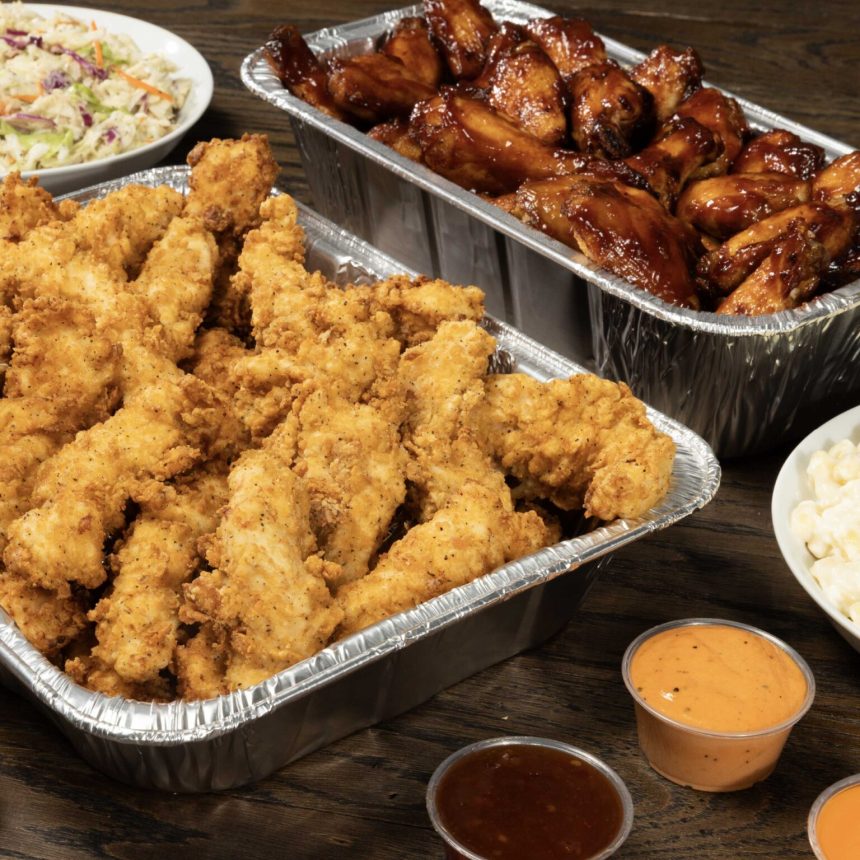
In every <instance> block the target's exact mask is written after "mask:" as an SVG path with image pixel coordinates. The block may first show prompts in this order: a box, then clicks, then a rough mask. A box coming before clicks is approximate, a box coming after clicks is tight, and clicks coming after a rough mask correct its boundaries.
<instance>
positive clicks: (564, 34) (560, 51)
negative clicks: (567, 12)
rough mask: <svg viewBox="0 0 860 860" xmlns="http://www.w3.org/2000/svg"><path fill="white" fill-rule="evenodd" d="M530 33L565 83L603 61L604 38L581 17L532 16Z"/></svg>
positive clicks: (527, 27)
mask: <svg viewBox="0 0 860 860" xmlns="http://www.w3.org/2000/svg"><path fill="white" fill-rule="evenodd" d="M526 29H527V30H528V34H529V36H531V38H532V39H534V41H535V42H537V43H538V45H540V46H541V48H542V49H543V51H544V53H545V54H546V55H547V56H548V57H549V58H550V59H551V60H552V61H553V63H554V65H555V67H556V68H557V69H558V72H559V74H560V75H561V77H562V79H563V80H564V81H565V82H566V83H570V80H571V78H573V76H574V75H575V74H576V73H577V72H578V71H579V70H580V69H584V68H585V67H586V66H591V65H594V64H597V63H602V62H604V61H605V60H606V48H605V47H604V45H603V40H602V39H601V38H600V37H599V36H597V35H595V33H594V30H592V29H591V24H589V23H588V21H585V20H583V19H582V18H562V17H560V16H558V15H554V16H553V17H551V18H533V19H532V20H531V21H529V23H528V24H527V25H526Z"/></svg>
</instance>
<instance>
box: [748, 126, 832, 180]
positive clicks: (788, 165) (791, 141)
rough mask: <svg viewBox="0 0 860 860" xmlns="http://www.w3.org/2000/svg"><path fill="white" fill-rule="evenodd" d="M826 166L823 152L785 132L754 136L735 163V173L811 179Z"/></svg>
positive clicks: (771, 132) (777, 130)
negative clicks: (781, 175)
mask: <svg viewBox="0 0 860 860" xmlns="http://www.w3.org/2000/svg"><path fill="white" fill-rule="evenodd" d="M823 164H824V150H823V149H822V148H821V147H820V146H816V144H814V143H807V142H806V141H804V140H801V139H800V138H799V137H798V136H797V135H796V134H794V132H791V131H785V130H784V129H774V130H773V131H766V132H765V133H764V134H760V135H758V136H756V137H754V138H753V139H752V140H751V141H750V142H749V143H748V144H746V146H744V148H743V149H742V150H741V152H740V154H739V155H738V157H737V158H736V159H735V160H734V162H733V164H732V173H785V174H788V175H789V176H796V177H797V178H798V179H811V178H812V176H813V174H815V173H817V172H818V171H819V170H820V169H821V167H822V165H823Z"/></svg>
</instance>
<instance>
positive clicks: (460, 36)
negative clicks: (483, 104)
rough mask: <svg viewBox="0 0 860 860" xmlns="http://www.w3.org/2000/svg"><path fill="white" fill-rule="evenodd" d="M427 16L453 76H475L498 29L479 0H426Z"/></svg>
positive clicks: (425, 10)
mask: <svg viewBox="0 0 860 860" xmlns="http://www.w3.org/2000/svg"><path fill="white" fill-rule="evenodd" d="M424 15H425V17H426V19H427V24H428V25H429V27H430V32H431V33H432V34H433V37H434V38H435V39H436V41H437V43H438V44H439V45H440V46H441V47H442V53H443V54H444V56H445V60H446V61H447V63H448V68H449V69H450V70H451V73H452V74H453V75H454V77H455V78H461V79H465V80H469V79H470V78H474V77H476V76H477V75H478V74H479V73H480V71H481V69H483V68H484V63H485V62H486V60H487V44H488V42H489V40H490V36H492V35H493V33H495V32H496V30H497V29H498V26H497V25H496V22H495V21H494V20H493V16H492V15H491V14H490V13H489V12H488V11H487V10H486V9H485V8H484V7H483V6H481V4H480V3H479V2H478V0H424Z"/></svg>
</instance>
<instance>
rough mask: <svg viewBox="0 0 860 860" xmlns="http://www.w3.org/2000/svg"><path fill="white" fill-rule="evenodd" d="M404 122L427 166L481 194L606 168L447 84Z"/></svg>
mask: <svg viewBox="0 0 860 860" xmlns="http://www.w3.org/2000/svg"><path fill="white" fill-rule="evenodd" d="M410 126H411V133H412V136H413V138H414V139H415V140H416V141H417V142H418V144H419V145H420V147H421V152H422V153H423V155H424V162H425V163H426V164H427V166H428V167H430V168H431V169H432V170H435V171H436V172H437V173H439V174H441V175H442V176H444V177H446V178H447V179H450V180H451V181H452V182H456V183H457V184H458V185H460V186H461V187H463V188H467V189H472V190H474V191H479V192H483V193H486V194H494V195H495V194H506V193H508V192H511V191H514V190H515V189H516V188H517V186H519V185H520V184H521V183H523V182H525V181H526V180H527V179H542V178H545V177H547V176H557V175H561V174H566V173H578V172H581V171H583V170H587V169H593V170H600V171H602V172H604V173H611V172H612V166H611V165H608V164H607V163H606V162H600V161H598V160H597V159H593V158H589V157H588V156H584V155H581V154H579V153H573V152H565V151H563V150H559V149H553V148H552V147H551V146H547V145H546V144H543V143H541V142H540V141H539V140H537V139H536V138H534V137H532V135H530V134H527V133H526V132H524V131H522V130H520V129H519V128H518V127H517V126H515V125H514V124H512V123H511V122H509V121H508V120H506V119H505V118H504V117H502V116H500V115H499V114H498V113H496V112H495V111H494V110H493V109H492V108H491V107H489V106H488V105H486V104H484V103H482V102H480V101H478V100H477V99H471V98H467V97H465V96H462V95H459V94H457V93H455V92H453V91H450V90H449V91H444V92H443V93H442V95H440V96H437V97H436V98H433V99H430V100H428V101H426V102H422V103H421V104H419V105H417V106H416V108H415V110H414V111H413V113H412V119H411V120H410Z"/></svg>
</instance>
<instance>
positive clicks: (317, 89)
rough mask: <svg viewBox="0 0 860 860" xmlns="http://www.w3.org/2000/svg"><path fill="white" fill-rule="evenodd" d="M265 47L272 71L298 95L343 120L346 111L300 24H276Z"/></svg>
mask: <svg viewBox="0 0 860 860" xmlns="http://www.w3.org/2000/svg"><path fill="white" fill-rule="evenodd" d="M264 50H265V56H266V61H267V62H268V64H269V65H270V66H271V68H272V71H273V72H274V73H275V74H276V75H277V76H278V80H279V81H280V82H281V83H282V84H283V85H284V86H285V87H286V88H287V89H288V90H289V91H290V92H291V93H292V94H293V95H294V96H296V97H297V98H300V99H302V101H306V102H307V103H308V104H309V105H313V106H314V107H315V108H317V110H321V111H322V112H323V113H325V114H328V115H329V116H331V117H334V118H335V119H343V112H342V111H341V110H340V108H339V107H338V106H337V105H336V104H335V103H334V99H332V97H331V93H330V92H329V90H328V74H327V73H326V70H325V69H324V68H323V66H322V63H320V61H319V60H318V59H317V58H316V56H315V55H314V53H313V51H311V49H310V48H309V47H308V45H307V42H305V40H304V39H303V38H302V35H301V33H300V32H299V29H298V27H293V26H292V25H291V24H285V25H283V26H280V27H275V29H274V30H273V31H272V34H271V35H270V36H269V38H268V39H267V40H266V44H265V48H264Z"/></svg>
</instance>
